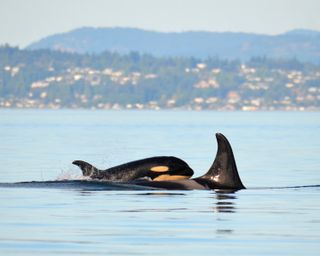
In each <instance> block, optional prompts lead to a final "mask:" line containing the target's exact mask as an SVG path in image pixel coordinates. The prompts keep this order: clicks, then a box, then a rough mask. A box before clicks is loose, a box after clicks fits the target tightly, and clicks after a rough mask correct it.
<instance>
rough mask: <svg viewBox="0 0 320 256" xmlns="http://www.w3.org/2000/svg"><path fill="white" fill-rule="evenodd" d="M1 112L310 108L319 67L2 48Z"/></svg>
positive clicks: (318, 94) (317, 93) (319, 94)
mask: <svg viewBox="0 0 320 256" xmlns="http://www.w3.org/2000/svg"><path fill="white" fill-rule="evenodd" d="M0 107H2V108H12V107H14V108H79V107H81V108H101V109H110V108H111V109H146V108H147V109H162V108H184V109H198V110H200V109H215V110H238V109H239V110H275V109H281V110H316V109H319V108H320V66H319V65H315V64H310V63H302V62H299V61H297V60H286V61H284V60H272V59H265V58H254V59H251V60H248V61H246V62H240V61H229V60H223V59H218V58H207V59H205V60H202V59H196V58H173V57H172V58H156V57H153V56H151V55H140V54H138V53H136V52H132V53H130V54H126V55H120V54H118V53H111V52H103V53H101V54H96V55H89V54H84V55H80V54H72V53H62V52H57V51H51V50H34V51H30V50H20V49H18V48H12V47H9V46H3V47H0Z"/></svg>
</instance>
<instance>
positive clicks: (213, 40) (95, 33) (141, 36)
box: [27, 27, 320, 63]
mask: <svg viewBox="0 0 320 256" xmlns="http://www.w3.org/2000/svg"><path fill="white" fill-rule="evenodd" d="M27 49H54V50H60V51H68V52H77V53H101V52H103V51H106V50H107V51H112V52H119V53H129V52H132V51H136V52H140V53H150V54H153V55H155V56H184V57H190V56H193V57H197V58H206V57H213V56H217V57H220V58H223V59H240V60H248V59H250V58H252V57H262V56H266V57H268V58H285V59H292V58H296V59H298V60H300V61H310V62H314V63H320V32H318V31H312V30H302V29H299V30H298V29H297V30H293V31H289V32H287V33H284V34H281V35H276V36H270V35H259V34H248V33H233V32H224V33H218V32H201V31H194V32H181V33H162V32H154V31H146V30H141V29H133V28H90V27H86V28H79V29H76V30H72V31H70V32H67V33H62V34H55V35H52V36H49V37H46V38H43V39H41V40H39V41H38V42H34V43H32V44H31V45H29V46H28V47H27Z"/></svg>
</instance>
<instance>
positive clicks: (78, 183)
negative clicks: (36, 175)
mask: <svg viewBox="0 0 320 256" xmlns="http://www.w3.org/2000/svg"><path fill="white" fill-rule="evenodd" d="M216 139H217V143H218V149H217V153H216V156H215V159H214V161H213V164H212V165H211V167H210V168H209V170H208V171H207V172H206V173H205V174H204V175H202V176H200V177H197V178H193V179H188V177H189V175H192V174H193V171H192V169H191V168H190V167H189V166H188V165H187V164H186V163H185V162H184V161H183V160H181V159H178V158H174V157H153V158H146V159H142V160H137V161H134V162H129V163H127V164H123V165H119V166H116V167H117V168H113V169H112V168H109V169H107V170H98V169H97V168H95V167H94V166H92V165H90V164H88V163H86V162H84V161H81V160H76V161H74V164H76V165H77V166H79V167H80V168H81V169H83V170H82V171H83V173H84V175H87V176H90V175H92V176H90V179H89V180H63V181H59V180H57V181H29V182H16V183H0V187H7V188H8V187H10V188H20V187H21V188H58V189H81V190H159V189H160V190H195V189H201V190H204V189H206V190H209V189H218V190H220V189H221V190H228V191H236V190H240V189H245V186H244V185H243V183H242V181H241V179H240V176H239V173H238V170H237V166H236V162H235V158H234V155H233V151H232V148H231V145H230V143H229V141H228V140H227V138H226V137H225V136H224V135H223V134H221V133H216ZM151 163H152V164H151ZM168 163H169V166H168V165H165V164H168ZM173 163H179V164H181V165H180V168H176V169H173V170H174V171H172V172H170V171H169V170H170V168H169V167H170V166H171V165H170V164H173ZM139 164H141V166H139ZM128 166H129V167H130V166H131V167H132V166H135V169H133V170H131V174H129V175H128V174H126V172H127V171H129V173H130V170H129V169H128ZM143 166H144V168H145V167H148V170H150V168H153V167H154V169H153V170H156V171H155V172H154V173H156V174H154V173H152V172H151V173H150V172H149V171H148V172H146V169H144V168H142V167H143ZM122 167H126V168H123V169H121V168H122ZM173 167H174V165H173ZM181 167H184V168H186V169H184V168H181ZM189 168H190V169H189ZM110 169H111V171H112V172H111V173H110V174H109V175H110V176H108V174H107V172H108V170H110ZM181 174H182V175H181ZM186 174H187V175H186ZM95 175H97V176H95ZM99 175H102V176H99ZM148 175H149V176H148ZM152 175H154V176H152ZM161 176H162V177H161ZM169 176H171V177H169ZM181 176H185V177H186V178H183V179H182V177H181ZM104 177H105V178H106V179H104ZM135 177H137V178H135ZM145 177H147V179H145ZM158 177H161V178H159V179H157V178H158ZM108 178H109V180H107V179H108Z"/></svg>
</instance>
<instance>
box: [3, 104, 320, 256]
mask: <svg viewBox="0 0 320 256" xmlns="http://www.w3.org/2000/svg"><path fill="white" fill-rule="evenodd" d="M216 132H221V133H223V134H224V135H225V136H226V137H227V138H228V139H229V141H230V143H231V145H232V147H233V151H234V154H235V158H236V161H237V166H238V170H239V173H240V176H241V179H242V181H243V183H244V184H245V186H246V187H247V188H248V189H246V190H241V191H237V192H235V193H227V192H223V191H165V190H163V191H161V190H160V191H104V190H97V191H95V190H90V189H80V188H78V189H77V188H70V189H48V188H47V189H45V188H4V187H0V230H1V232H0V255H72V254H73V255H214V254H219V255H231V254H236V255H318V253H319V249H320V214H319V213H320V200H319V195H320V187H319V185H320V161H319V159H320V158H319V154H320V136H319V134H320V114H319V113H317V112H315V113H302V112H301V113H300V112H299V113H294V112H254V113H247V112H210V111H208V112H206V111H203V112H191V111H190V112H188V111H159V112H155V111H85V110H56V111H54V110H0V163H1V165H0V166H1V167H0V182H1V183H3V182H18V181H32V180H36V181H46V180H57V179H80V178H81V172H80V170H79V169H77V167H76V166H73V165H72V164H71V162H72V161H73V160H75V159H82V160H86V161H88V162H90V163H92V164H94V165H96V166H97V167H100V168H103V169H104V168H107V167H110V166H113V165H117V164H122V163H125V162H128V161H132V160H136V159H140V158H145V157H150V156H156V155H174V156H177V157H180V158H182V159H184V160H185V161H187V162H188V163H189V165H190V166H191V167H192V168H193V169H194V170H195V176H199V175H201V174H203V173H205V172H206V171H207V169H208V168H209V166H210V165H211V164H212V161H213V159H214V156H215V154H216V141H215V136H214V134H215V133H216Z"/></svg>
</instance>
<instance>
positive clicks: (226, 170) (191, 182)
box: [132, 133, 245, 190]
mask: <svg viewBox="0 0 320 256" xmlns="http://www.w3.org/2000/svg"><path fill="white" fill-rule="evenodd" d="M216 139H217V143H218V150H217V153H216V156H215V159H214V161H213V163H212V165H211V167H210V168H209V170H208V171H207V173H206V174H204V175H202V176H200V177H197V178H193V179H183V180H170V181H146V180H136V181H133V182H132V183H134V184H135V185H140V186H148V187H154V188H162V189H173V190H176V189H178V190H191V189H230V190H240V189H245V186H244V185H243V183H242V181H241V179H240V176H239V173H238V169H237V165H236V161H235V158H234V154H233V151H232V147H231V145H230V143H229V141H228V140H227V138H226V137H225V136H224V135H223V134H221V133H216Z"/></svg>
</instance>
